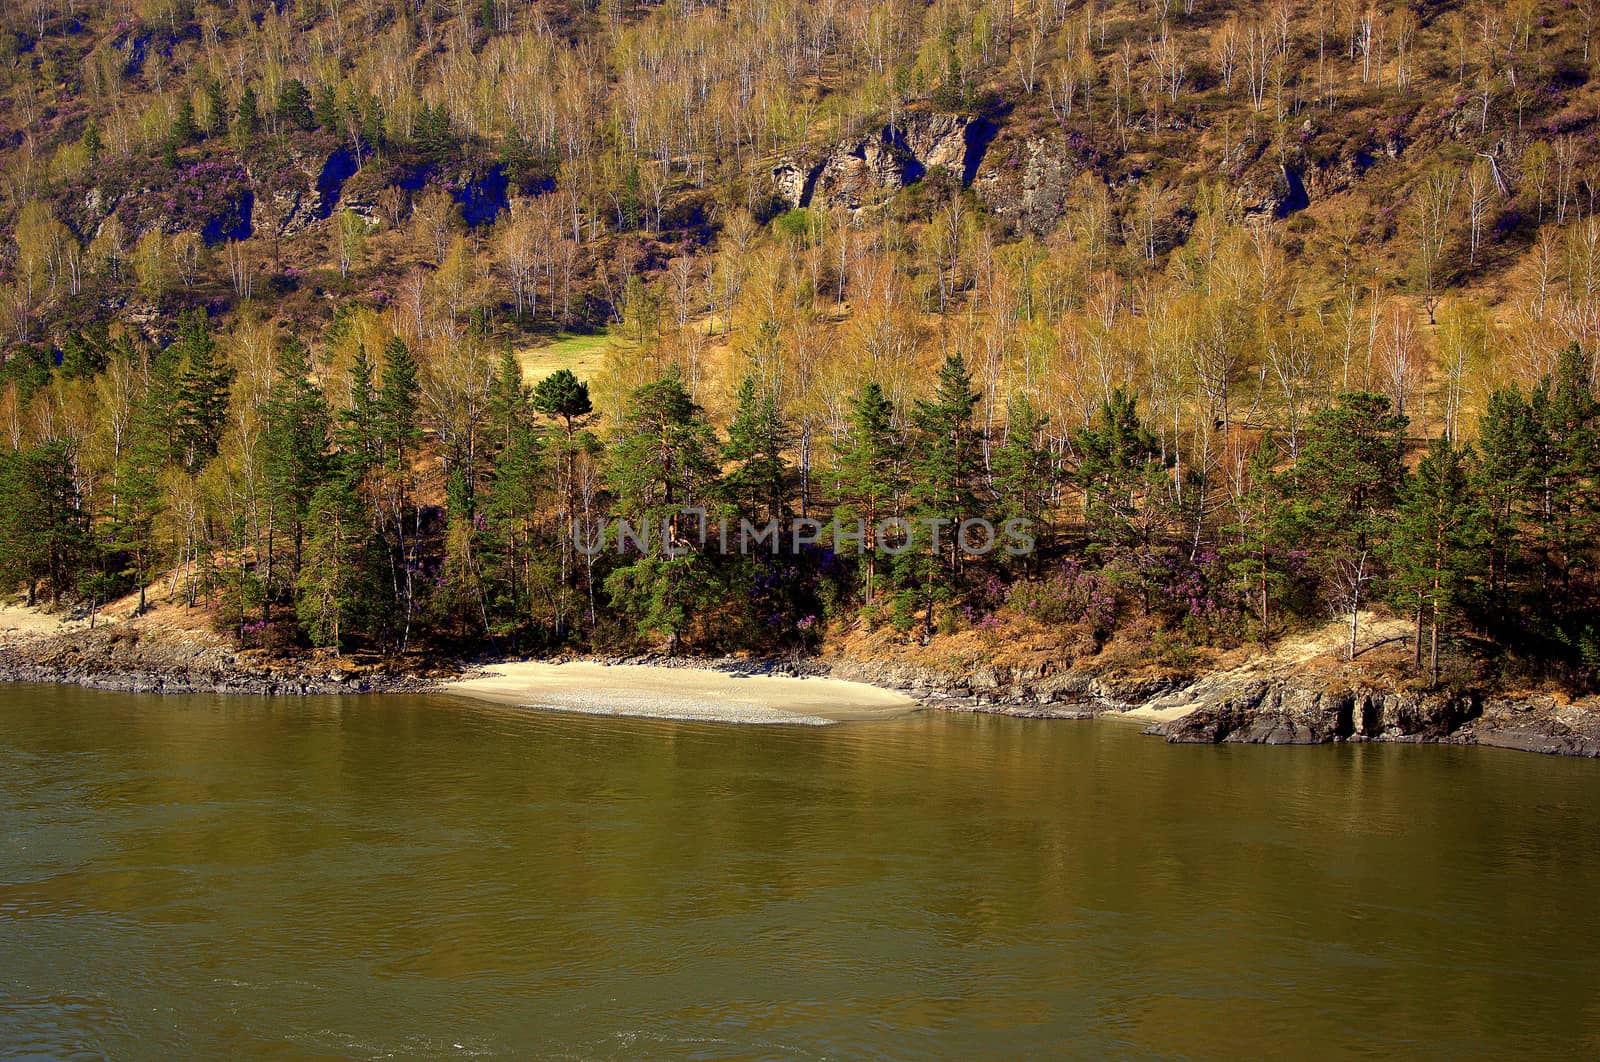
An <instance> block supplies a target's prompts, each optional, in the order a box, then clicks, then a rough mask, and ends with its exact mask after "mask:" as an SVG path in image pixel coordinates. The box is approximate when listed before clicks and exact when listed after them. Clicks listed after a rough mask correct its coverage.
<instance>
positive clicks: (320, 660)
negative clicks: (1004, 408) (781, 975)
mask: <svg viewBox="0 0 1600 1062" xmlns="http://www.w3.org/2000/svg"><path fill="white" fill-rule="evenodd" d="M569 659H572V658H569ZM582 659H584V660H587V661H589V662H591V663H599V664H613V665H615V664H633V665H640V664H644V665H651V666H656V667H671V668H696V669H709V670H716V671H719V672H723V673H730V674H737V675H743V676H769V677H783V676H795V677H825V678H833V679H842V680H847V681H853V682H862V683H867V684H869V685H873V686H877V687H880V688H883V689H888V690H895V691H898V692H902V693H904V694H906V695H907V696H909V697H911V698H912V699H914V700H915V701H917V702H918V703H919V704H921V705H922V706H924V707H926V708H930V709H937V710H940V711H957V712H976V713H985V714H995V715H1007V716H1013V717H1020V718H1029V719H1092V718H1096V717H1099V716H1119V715H1131V716H1132V717H1133V718H1143V719H1147V720H1150V725H1148V726H1147V727H1146V729H1145V733H1147V734H1151V735H1154V736H1158V737H1163V738H1165V739H1166V740H1167V741H1168V742H1171V743H1182V744H1219V743H1242V744H1263V745H1314V744H1325V743H1329V742H1339V741H1392V742H1411V743H1435V744H1451V745H1484V746H1490V747H1495V748H1507V749H1517V750H1520V751H1525V752H1538V753H1545V754H1555V755H1567V756H1583V757H1600V698H1581V699H1576V700H1567V699H1563V698H1558V697H1556V696H1554V695H1549V694H1525V695H1521V696H1508V695H1501V694H1480V693H1476V692H1471V691H1467V692H1443V691H1426V690H1418V689H1406V688H1383V687H1381V686H1379V685H1376V684H1373V683H1371V682H1369V681H1366V680H1364V679H1362V678H1360V677H1352V676H1350V675H1342V674H1339V673H1337V672H1335V673H1331V674H1330V673H1326V672H1320V671H1316V670H1311V671H1300V672H1297V671H1285V670H1284V669H1281V668H1279V669H1270V668H1257V669H1252V668H1248V667H1244V668H1234V669H1230V670H1227V671H1221V672H1215V673H1208V674H1200V675H1186V674H1181V673H1171V672H1135V673H1115V672H1110V671H1102V672H1092V671H1088V670H1084V669H1079V668H1071V667H1069V668H1049V667H1038V668H1015V667H1003V666H997V665H990V664H985V663H982V662H976V663H972V664H968V665H963V666H959V667H957V666H952V667H948V668H932V667H927V666H924V665H921V664H915V663H910V662H905V661H897V660H892V659H857V658H852V657H847V656H838V655H834V656H825V657H822V658H809V659H804V660H800V661H788V660H784V661H779V660H759V659H757V660H752V659H730V658H686V657H675V658H664V657H658V656H629V657H624V656H604V657H584V658H582ZM474 666H475V665H474V664H471V663H464V664H460V665H457V664H454V663H450V664H445V665H441V666H438V667H430V668H427V669H426V671H424V670H423V669H421V668H417V669H414V670H412V671H407V672H397V671H395V670H392V669H391V668H389V667H385V666H384V665H379V664H374V665H367V666H360V667H355V666H351V665H349V664H348V663H347V662H343V661H339V660H337V659H334V658H331V657H325V656H319V655H318V654H300V655H297V656H293V657H267V656H266V655H265V654H261V653H258V652H250V651H245V652H240V651H235V650H231V649H228V648H224V647H219V646H216V645H194V644H183V643H178V644H174V643H171V642H167V641H164V640H162V639H159V638H141V637H139V635H138V633H137V632H130V631H128V630H127V629H126V628H121V627H114V626H113V627H107V628H105V629H104V630H100V631H94V632H90V631H87V630H79V631H75V632H71V633H63V634H55V635H51V636H48V637H35V638H28V639H22V640H18V641H13V642H11V643H9V644H4V645H0V681H6V682H38V683H57V684H67V685H76V686H83V687H89V688H94V689H103V690H114V691H121V692H127V693H174V694H183V693H228V694H246V695H257V696H305V695H349V694H369V693H426V692H432V691H437V690H438V689H440V688H441V684H442V683H443V682H444V681H445V680H448V679H450V678H455V677H459V676H461V675H463V674H470V673H471V672H472V670H473V668H474Z"/></svg>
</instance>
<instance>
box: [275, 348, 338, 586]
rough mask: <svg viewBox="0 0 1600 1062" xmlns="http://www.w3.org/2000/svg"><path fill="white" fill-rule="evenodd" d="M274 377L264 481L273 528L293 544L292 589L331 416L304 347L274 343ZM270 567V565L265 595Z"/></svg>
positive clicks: (324, 464) (322, 477) (322, 475)
mask: <svg viewBox="0 0 1600 1062" xmlns="http://www.w3.org/2000/svg"><path fill="white" fill-rule="evenodd" d="M274 376H275V378H274V380H273V383H272V389H271V391H270V393H269V396H268V399H267V429H266V436H265V440H264V441H265V451H266V479H267V487H268V490H269V492H270V495H271V499H272V505H273V524H274V529H276V528H277V527H282V528H284V529H285V530H286V531H287V532H288V534H289V539H290V542H291V543H292V545H293V553H292V555H291V567H290V572H289V585H291V586H292V585H293V583H294V581H295V579H296V577H297V576H298V574H299V571H300V567H301V561H302V555H303V550H304V545H305V532H306V523H307V520H308V519H309V517H310V514H311V502H312V499H313V497H314V496H315V495H316V492H317V489H318V488H319V487H321V486H322V484H323V483H324V482H325V481H326V478H327V474H328V468H329V461H328V430H329V427H330V422H331V417H330V416H329V413H328V406H327V403H326V402H325V401H324V400H323V397H322V391H321V389H320V388H318V387H317V385H316V383H315V382H314V381H313V380H312V379H311V352H310V351H309V350H308V349H307V348H306V345H305V344H304V343H302V342H300V341H299V340H298V339H294V338H292V337H291V338H287V339H285V340H283V341H282V342H281V343H280V344H279V345H278V358H277V363H276V365H275V367H274ZM269 552H270V549H269ZM271 567H272V565H271V563H270V562H269V573H268V574H269V588H268V592H269V596H270V593H271V586H270V582H271V578H272V577H273V572H272V571H271Z"/></svg>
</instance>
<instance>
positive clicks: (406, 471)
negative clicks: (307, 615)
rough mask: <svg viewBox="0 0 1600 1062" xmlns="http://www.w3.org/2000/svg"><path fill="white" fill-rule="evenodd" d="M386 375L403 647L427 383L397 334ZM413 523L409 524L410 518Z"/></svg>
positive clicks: (385, 446) (384, 440)
mask: <svg viewBox="0 0 1600 1062" xmlns="http://www.w3.org/2000/svg"><path fill="white" fill-rule="evenodd" d="M383 360H384V365H383V381H382V384H381V385H380V388H379V391H378V400H377V406H376V422H377V423H376V427H377V438H378V445H379V449H380V453H381V457H382V462H383V468H384V473H385V474H384V477H383V481H384V488H383V499H384V510H385V513H384V517H385V523H386V524H387V526H388V527H389V529H390V530H391V533H392V538H391V540H390V550H389V568H390V574H391V577H392V581H393V587H394V595H395V601H396V603H397V604H398V605H399V606H400V608H401V611H402V615H403V616H404V623H403V627H402V632H401V636H400V649H401V651H402V652H403V651H404V650H405V649H406V648H407V646H409V644H410V641H411V621H412V618H413V616H414V615H415V611H416V603H417V593H416V569H417V554H418V550H419V549H420V545H421V539H422V528H421V514H419V513H418V512H417V511H416V506H415V505H413V504H412V502H411V489H410V483H411V461H412V458H413V457H414V456H415V454H416V451H417V447H418V445H419V443H420V441H421V438H422V428H421V426H420V425H419V424H418V421H417V408H418V403H419V401H420V396H421V386H420V385H419V384H418V382H417V362H416V359H415V358H413V357H412V356H411V349H410V348H409V347H407V346H406V345H405V343H404V342H403V341H402V340H401V339H400V338H399V337H398V336H397V337H395V338H393V339H391V340H389V342H388V343H387V344H385V345H384V348H383ZM408 517H409V518H410V523H411V527H410V528H409V530H408V529H407V526H406V522H407V518H408Z"/></svg>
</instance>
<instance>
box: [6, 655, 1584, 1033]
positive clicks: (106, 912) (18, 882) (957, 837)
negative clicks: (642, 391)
mask: <svg viewBox="0 0 1600 1062" xmlns="http://www.w3.org/2000/svg"><path fill="white" fill-rule="evenodd" d="M1597 812H1600V763H1594V762H1587V761H1576V760H1563V759H1551V758H1545V757H1539V756H1531V755H1526V754H1520V753H1511V752H1500V751H1494V750H1483V749H1464V748H1435V747H1405V746H1389V745H1367V746H1363V745H1351V746H1337V747H1335V746H1329V747H1315V748H1259V747H1238V746H1224V747H1218V748H1211V747H1193V746H1168V745H1166V744H1164V743H1162V742H1161V741H1159V740H1157V739H1154V738H1149V737H1144V736H1141V735H1140V734H1139V732H1138V728H1137V727H1136V726H1134V725H1132V724H1129V723H1127V722H1121V721H1099V722H1093V723H1083V722H1076V723H1075V722H1037V721H1023V720H1016V719H1005V718H993V717H974V716H961V715H946V714H932V713H920V714H916V715H912V716H909V717H904V718H901V719H896V720H891V721H884V722H876V723H859V724H847V725H842V726H836V727H830V728H816V729H813V728H802V727H776V728H760V727H735V726H719V725H711V724H692V725H691V724H679V723H670V722H659V721H645V720H628V719H607V718H593V717H586V716H573V715H558V714H551V713H540V712H531V711H525V710H517V709H506V708H496V707H492V706H486V705H482V704H476V703H471V702H467V701H460V700H455V699H452V698H449V697H371V698H349V699H334V698H322V699H318V698H310V699H305V700H294V699H283V700H266V699H253V698H235V699H227V698H219V697H167V698H160V697H138V696H128V695H123V694H112V693H100V692H93V691H83V690H75V689H58V688H50V687H38V686H14V687H4V686H0V1057H34V1056H37V1057H45V1058H77V1057H84V1058H89V1057H112V1058H118V1059H139V1058H151V1059H157V1058H159V1059H184V1058H273V1059H325V1058H439V1057H448V1058H456V1057H460V1058H472V1057H495V1058H584V1059H587V1058H619V1059H632V1058H659V1057H694V1058H719V1059H720V1058H773V1059H791V1058H799V1059H805V1058H862V1057H871V1058H896V1059H898V1058H919V1057H953V1058H1005V1059H1011V1058H1038V1057H1061V1056H1081V1057H1104V1056H1117V1057H1134V1058H1186V1057H1266V1056H1271V1057H1340V1056H1349V1055H1360V1056H1367V1057H1385V1058H1386V1057H1394V1056H1396V1055H1404V1056H1410V1057H1418V1056H1420V1057H1437V1058H1451V1059H1460V1058H1472V1057H1477V1058H1496V1059H1501V1058H1527V1057H1550V1058H1582V1057H1589V1058H1593V1057H1596V1056H1597V1055H1600V829H1597Z"/></svg>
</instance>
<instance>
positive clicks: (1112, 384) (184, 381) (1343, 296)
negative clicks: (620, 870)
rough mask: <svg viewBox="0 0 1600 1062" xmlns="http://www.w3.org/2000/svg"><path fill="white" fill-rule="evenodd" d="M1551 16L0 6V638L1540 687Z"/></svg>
mask: <svg viewBox="0 0 1600 1062" xmlns="http://www.w3.org/2000/svg"><path fill="white" fill-rule="evenodd" d="M1590 6H1591V5H1588V4H1586V3H1583V2H1579V3H1573V4H1566V3H1562V4H1556V3H1546V2H1539V0H1525V2H1518V3H1513V4H1510V5H1488V4H1481V5H1480V4H1471V3H1455V2H1447V3H1436V4H1405V3H1395V4H1387V5H1386V4H1368V3H1360V2H1350V3H1345V2H1340V0H1328V2H1320V0H1304V2H1296V0H1280V2H1275V3H1272V4H1270V5H1266V6H1264V7H1248V6H1243V5H1235V4H1228V3H1206V2H1204V0H1200V2H1192V3H1190V2H1186V3H1184V4H1182V5H1176V4H1170V3H1161V4H1154V5H1151V4H1143V3H1140V4H1133V3H1121V2H1112V3H1097V2H1094V0H1087V2H1075V3H1051V2H1045V0H1039V2H1035V3H1028V4H1020V5H1019V4H1009V3H1007V4H995V3H990V2H988V0H952V2H944V0H939V2H931V3H924V2H916V0H894V2H890V3H884V4H871V5H865V4H863V5H847V4H837V3H827V2H818V3H799V2H793V3H784V2H780V3H773V4H742V3H729V4H716V5H703V4H697V3H687V2H674V3H661V4H654V3H620V2H611V0H599V2H590V0H562V2H545V0H533V2H528V3H511V2H507V0H485V2H484V3H482V4H477V3H468V2H459V3H455V2H450V3H445V2H435V0H418V2H408V3H403V4H401V3H389V2H381V0H346V2H342V3H341V2H327V3H323V2H315V0H304V2H280V3H269V2H258V0H239V2H232V3H230V2H216V3H196V2H191V0H145V2H142V3H140V2H131V0H130V2H128V3H106V4H101V3H89V4H76V5H69V4H65V3H58V2H53V0H28V2H26V3H22V4H18V5H13V6H12V7H10V8H8V9H7V11H6V12H5V13H4V15H3V16H0V19H3V23H4V32H0V100H3V102H0V234H3V235H4V239H5V246H4V250H3V252H0V341H3V343H4V363H3V366H0V430H3V432H4V437H3V439H0V589H4V590H6V591H9V592H12V593H15V594H18V595H25V596H26V599H27V601H28V602H29V603H30V604H40V605H44V606H47V607H49V608H51V609H54V610H58V611H64V612H72V613H74V614H79V615H84V616H89V617H93V616H94V615H96V614H97V613H98V611H99V610H101V609H103V608H106V607H107V606H108V605H109V604H111V603H112V602H119V601H120V602H126V601H128V600H129V599H130V598H132V599H134V600H135V601H136V603H135V604H134V606H133V607H134V610H135V611H136V612H142V611H144V610H146V609H148V608H150V607H153V606H154V604H155V603H156V602H158V601H159V602H161V603H164V604H176V605H177V606H179V607H181V608H183V609H185V610H189V611H191V612H193V613H195V614H196V615H203V616H204V617H205V621H206V622H207V623H208V624H209V625H210V627H211V628H212V629H213V630H214V631H216V632H217V633H219V634H220V635H225V636H226V637H228V638H229V639H232V640H233V641H234V642H236V644H238V645H239V646H241V647H249V648H260V649H266V650H271V651H276V652H291V651H294V650H297V649H307V648H313V647H318V648H331V649H334V650H336V651H338V652H342V653H352V654H368V655H372V656H381V657H401V658H403V657H406V656H416V655H417V654H439V653H444V654H451V655H459V656H467V655H479V654H510V653H537V652H553V651H558V650H568V649H570V650H577V651H594V652H612V651H638V650H652V651H667V652H673V653H677V652H694V653H711V652H752V653H757V654H763V655H774V656H779V655H781V656H786V657H787V656H794V657H798V656H801V655H805V654H808V653H814V652H817V651H819V650H822V649H824V648H826V647H827V646H828V645H829V644H830V643H831V642H833V641H840V640H847V639H850V638H854V637H864V636H867V635H872V636H875V637H880V638H886V639H891V640H893V639H898V640H900V641H901V642H903V643H904V644H906V645H913V644H914V645H918V646H929V645H935V646H936V645H937V644H938V643H939V641H940V639H948V638H953V637H956V636H968V637H977V638H978V639H979V640H980V641H981V640H982V639H984V638H988V639H991V640H993V641H994V642H996V643H998V642H1003V641H1005V640H1007V639H1015V638H1022V637H1033V634H1034V633H1037V632H1047V633H1048V635H1049V636H1050V637H1052V638H1055V639H1056V644H1059V645H1060V646H1061V648H1062V650H1063V652H1066V653H1068V654H1070V655H1074V656H1085V655H1093V654H1095V653H1098V652H1101V651H1102V650H1103V649H1105V648H1106V647H1107V646H1111V645H1121V646H1132V647H1134V648H1133V650H1132V651H1134V652H1135V653H1136V654H1142V655H1143V656H1144V657H1147V658H1148V659H1151V660H1153V661H1157V662H1162V663H1167V664H1172V665H1182V663H1183V662H1184V661H1185V660H1186V659H1188V658H1189V657H1190V656H1191V655H1192V654H1193V653H1194V651H1196V650H1197V649H1200V648H1204V647H1234V646H1241V645H1246V644H1252V643H1270V642H1272V641H1274V640H1275V639H1279V638H1281V637H1283V636H1285V635H1286V634H1290V633H1293V632H1296V631H1300V630H1305V629H1307V628H1309V627H1312V626H1320V625H1326V624H1329V623H1331V622H1335V621H1337V622H1339V623H1341V624H1344V625H1346V626H1347V627H1348V641H1347V642H1346V643H1345V645H1344V652H1345V654H1346V655H1347V656H1350V657H1355V656H1357V655H1359V654H1360V653H1361V651H1362V650H1363V649H1364V647H1365V646H1366V645H1367V639H1366V638H1365V636H1364V635H1363V632H1362V624H1363V622H1364V621H1365V620H1364V617H1370V616H1372V615H1381V616H1386V617H1390V618H1393V619H1401V620H1404V621H1405V623H1406V624H1407V630H1408V632H1409V634H1408V638H1407V644H1408V647H1409V651H1410V664H1409V666H1410V669H1411V672H1412V673H1413V674H1414V675H1415V676H1416V677H1417V679H1418V680H1419V681H1422V682H1425V683H1428V684H1441V683H1456V682H1463V683H1464V682H1483V681H1521V680H1536V681H1545V680H1551V681H1557V682H1560V683H1562V684H1565V685H1568V686H1570V687H1573V688H1589V687H1591V686H1593V684H1594V683H1595V682H1596V680H1597V679H1600V571H1597V564H1600V533H1597V519H1600V397H1597V367H1600V336H1597V334H1596V333H1597V330H1600V283H1597V280H1600V214H1597V213H1596V210H1595V199H1596V194H1597V193H1600V140H1597V132H1600V127H1597V126H1596V125H1595V115H1596V113H1597V104H1600V84H1597V81H1596V69H1597V67H1600V54H1596V52H1597V51H1600V44H1596V43H1595V42H1593V41H1592V39H1591V38H1592V30H1593V22H1594V18H1593V16H1594V14H1595V12H1594V11H1593V10H1591V9H1590ZM686 511H703V512H704V513H705V514H709V519H711V520H712V521H714V522H716V523H718V524H723V525H737V524H739V523H740V522H741V521H747V522H749V523H750V524H752V525H765V524H767V523H768V522H770V521H774V520H775V521H777V522H778V523H779V524H780V525H781V526H783V527H785V528H788V527H790V526H794V525H796V524H797V522H809V521H817V522H821V521H826V520H833V519H840V520H844V521H850V522H854V521H857V520H859V521H862V522H863V524H864V526H865V528H866V532H865V534H864V535H862V536H861V537H860V538H858V539H856V540H851V541H848V542H846V543H844V544H843V545H842V546H841V545H840V544H839V543H837V542H833V541H829V540H826V539H824V540H822V541H816V542H810V543H805V544H802V545H801V546H800V547H799V548H784V549H779V550H777V551H770V550H754V551H746V552H740V551H737V550H734V551H727V550H724V549H719V548H717V544H716V543H715V541H714V540H713V539H714V536H713V538H712V539H707V538H705V536H703V535H694V534H691V533H690V529H689V528H688V527H687V526H686V520H687V519H688V518H687V517H686V516H685V513H686ZM619 518H620V519H626V520H628V521H629V522H630V523H631V524H632V525H633V526H635V527H639V526H652V527H655V528H658V529H660V528H663V527H664V528H665V531H664V532H663V534H664V537H665V538H666V539H668V540H670V541H671V542H672V543H673V545H674V546H675V547H676V548H672V549H668V550H659V549H658V550H647V549H640V548H637V546H636V545H635V544H630V543H629V542H628V541H625V540H623V539H622V538H621V536H619V535H618V534H617V533H616V528H617V526H618V525H617V523H616V521H617V520H618V519H619ZM980 518H981V519H984V520H989V521H992V522H994V523H995V524H996V525H999V524H1001V523H1002V522H1004V521H1008V520H1009V521H1020V522H1023V523H1025V524H1026V525H1027V526H1029V527H1030V528H1031V529H1032V539H1033V546H1034V548H1033V549H1032V550H1030V551H1027V552H1024V553H1021V554H1012V553H1006V552H1003V551H999V550H991V551H988V552H985V553H983V554H981V555H974V554H972V553H970V552H968V551H964V550H961V549H958V548H956V545H955V541H956V540H955V537H954V535H953V533H952V530H951V529H955V528H959V527H961V526H962V524H963V522H964V521H971V520H976V519H980ZM886 521H887V522H888V523H886ZM887 526H892V527H893V528H894V531H893V532H892V533H889V534H887V535H884V534H883V533H882V532H880V531H879V530H877V529H881V528H884V527H887ZM607 528H609V529H610V530H597V529H607ZM940 528H943V529H945V533H944V534H943V536H942V537H941V536H940V535H939V534H937V530H938V529H940ZM786 533H787V532H786ZM597 535H598V536H601V537H598V538H597V537H596V536H597ZM880 539H887V540H880ZM1030 632H1032V633H1030Z"/></svg>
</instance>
